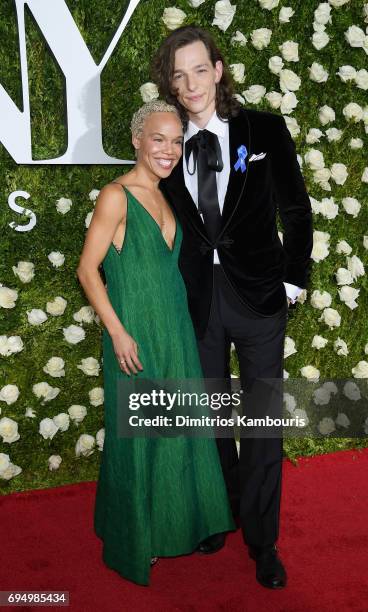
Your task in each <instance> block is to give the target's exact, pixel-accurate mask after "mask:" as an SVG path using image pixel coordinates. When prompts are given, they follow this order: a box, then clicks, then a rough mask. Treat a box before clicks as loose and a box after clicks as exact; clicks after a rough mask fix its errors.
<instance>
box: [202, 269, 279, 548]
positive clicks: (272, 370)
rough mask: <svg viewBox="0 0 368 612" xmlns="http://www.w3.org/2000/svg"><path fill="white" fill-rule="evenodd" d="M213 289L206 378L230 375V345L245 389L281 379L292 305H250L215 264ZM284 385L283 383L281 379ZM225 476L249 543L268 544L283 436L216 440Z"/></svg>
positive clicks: (205, 342) (275, 520)
mask: <svg viewBox="0 0 368 612" xmlns="http://www.w3.org/2000/svg"><path fill="white" fill-rule="evenodd" d="M214 268H215V269H214V279H215V282H214V293H213V301H212V308H211V315H210V320H209V323H208V327H207V331H206V334H205V337H204V338H203V339H202V340H200V341H199V342H198V348H199V354H200V359H201V364H202V369H203V373H204V376H205V378H218V379H222V378H229V376H230V371H229V361H230V345H231V342H233V343H234V345H235V349H236V353H237V356H238V360H239V368H240V381H241V385H242V388H244V387H247V386H248V385H249V383H250V382H251V381H253V380H254V379H255V378H262V379H280V380H281V381H282V377H283V354H284V338H285V328H286V323H287V312H288V306H287V301H286V297H285V306H284V307H283V308H282V309H281V310H280V311H279V312H278V313H276V314H275V315H274V316H272V317H260V316H258V315H256V314H255V313H253V312H251V311H250V310H249V309H248V308H246V307H245V306H244V305H243V304H242V303H241V302H240V300H239V298H238V297H237V295H236V294H235V292H234V291H233V289H232V288H231V287H230V285H229V283H228V281H227V279H226V277H225V275H224V273H223V270H222V267H221V266H220V265H215V266H214ZM281 384H282V382H281ZM217 446H218V451H219V455H220V459H221V465H222V469H223V474H224V478H225V482H226V486H227V490H228V493H229V499H230V503H231V506H232V509H233V512H234V515H237V514H239V518H240V525H241V528H242V532H243V537H244V540H245V542H246V544H248V545H250V546H257V547H265V546H269V545H272V544H274V543H275V542H276V540H277V537H278V532H279V510H280V497H281V473H282V437H281V435H280V437H277V438H275V437H274V438H272V437H270V438H249V437H248V438H247V437H243V438H241V439H240V454H239V457H238V453H237V449H236V444H235V440H234V438H217Z"/></svg>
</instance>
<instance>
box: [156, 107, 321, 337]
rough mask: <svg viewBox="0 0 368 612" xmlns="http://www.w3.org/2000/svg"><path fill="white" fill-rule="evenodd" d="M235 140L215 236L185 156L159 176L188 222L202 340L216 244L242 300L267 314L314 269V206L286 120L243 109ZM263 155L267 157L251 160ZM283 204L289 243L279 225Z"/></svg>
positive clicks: (191, 292)
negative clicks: (190, 185) (242, 164)
mask: <svg viewBox="0 0 368 612" xmlns="http://www.w3.org/2000/svg"><path fill="white" fill-rule="evenodd" d="M241 145H245V146H246V148H247V151H248V156H247V158H246V160H245V161H246V170H245V171H244V172H242V171H241V169H238V170H235V168H234V166H235V164H236V162H237V160H238V148H239V147H240V146H241ZM229 146H230V176H229V183H228V187H227V193H226V197H225V201H224V207H223V211H222V227H221V230H220V232H219V234H218V236H217V238H216V240H215V241H214V242H211V240H210V239H209V237H208V235H207V233H206V229H205V226H204V223H203V221H202V218H201V216H200V214H199V213H198V209H197V207H196V205H195V203H194V202H193V200H192V198H191V196H190V193H189V191H188V190H187V188H186V186H185V182H184V173H183V166H182V160H180V162H179V163H178V165H177V166H176V167H175V168H174V170H173V172H172V173H171V175H170V176H169V177H168V178H167V179H164V180H162V181H161V182H160V189H161V190H162V192H163V194H164V195H165V197H166V198H167V199H168V201H169V202H170V204H171V205H172V207H173V208H174V210H175V212H176V214H177V217H178V218H179V221H180V223H181V225H182V228H183V242H182V247H181V251H180V256H179V268H180V271H181V274H182V276H183V278H184V281H185V284H186V288H187V294H188V305H189V310H190V314H191V317H192V320H193V324H194V328H195V331H196V335H197V337H198V338H202V337H203V336H204V333H205V330H206V327H207V323H208V318H209V314H210V308H211V301H212V290H213V265H214V264H213V252H214V249H217V252H218V256H219V260H220V262H221V265H222V267H223V270H224V272H225V275H226V277H227V279H228V281H229V282H230V285H231V286H232V287H233V289H234V291H235V292H236V294H237V295H238V296H239V298H240V300H241V301H242V302H243V304H244V305H245V306H247V307H248V308H250V309H251V310H252V311H254V312H255V313H258V314H259V315H260V316H263V317H269V316H272V315H274V314H275V313H277V312H278V311H280V310H281V308H282V307H283V306H284V305H285V300H286V292H285V287H284V285H283V281H285V282H289V283H292V284H294V285H297V286H299V287H303V288H305V287H307V284H308V281H309V275H310V263H311V260H310V255H311V251H312V245H313V230H312V210H311V204H310V200H309V197H308V194H307V191H306V188H305V184H304V180H303V176H302V174H301V171H300V167H299V163H298V160H297V157H296V151H295V145H294V141H293V139H292V138H291V136H290V133H289V130H288V128H287V127H286V123H285V120H284V118H283V117H282V116H280V115H276V114H273V113H269V112H261V111H256V110H251V109H241V110H240V112H239V114H238V115H237V116H236V117H234V118H231V119H230V120H229ZM261 153H266V155H265V156H264V157H263V158H261V159H258V160H254V161H249V159H250V157H251V156H252V155H253V154H255V155H259V154H261ZM277 210H278V211H279V214H280V219H281V223H282V226H283V243H281V241H280V239H279V236H278V231H277V224H276V215H277Z"/></svg>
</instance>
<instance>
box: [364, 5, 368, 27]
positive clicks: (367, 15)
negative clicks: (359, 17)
mask: <svg viewBox="0 0 368 612" xmlns="http://www.w3.org/2000/svg"><path fill="white" fill-rule="evenodd" d="M363 17H364V21H365V23H368V4H364V5H363Z"/></svg>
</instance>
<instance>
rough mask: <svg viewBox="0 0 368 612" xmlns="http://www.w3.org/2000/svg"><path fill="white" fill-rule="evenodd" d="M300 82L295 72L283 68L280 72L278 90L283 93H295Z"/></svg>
mask: <svg viewBox="0 0 368 612" xmlns="http://www.w3.org/2000/svg"><path fill="white" fill-rule="evenodd" d="M300 85H301V80H300V77H298V75H297V74H295V72H293V71H292V70H288V69H287V68H284V69H283V70H281V71H280V89H281V91H282V92H283V93H287V92H288V91H297V90H298V89H299V88H300Z"/></svg>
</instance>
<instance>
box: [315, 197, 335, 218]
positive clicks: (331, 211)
mask: <svg viewBox="0 0 368 612" xmlns="http://www.w3.org/2000/svg"><path fill="white" fill-rule="evenodd" d="M320 213H321V215H322V216H323V217H325V218H326V219H335V217H337V215H338V214H339V207H338V205H337V204H335V202H334V199H333V198H322V201H321V205H320Z"/></svg>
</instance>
